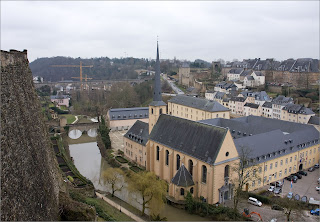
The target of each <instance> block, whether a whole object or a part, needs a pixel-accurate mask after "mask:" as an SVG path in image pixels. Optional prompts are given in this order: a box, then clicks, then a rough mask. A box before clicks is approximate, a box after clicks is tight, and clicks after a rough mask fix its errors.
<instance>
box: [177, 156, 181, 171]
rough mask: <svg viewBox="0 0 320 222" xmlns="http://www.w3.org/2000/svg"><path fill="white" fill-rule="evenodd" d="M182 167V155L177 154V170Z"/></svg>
mask: <svg viewBox="0 0 320 222" xmlns="http://www.w3.org/2000/svg"><path fill="white" fill-rule="evenodd" d="M179 168H180V155H179V154H177V170H179Z"/></svg>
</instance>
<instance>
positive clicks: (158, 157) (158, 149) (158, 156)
mask: <svg viewBox="0 0 320 222" xmlns="http://www.w3.org/2000/svg"><path fill="white" fill-rule="evenodd" d="M159 159H160V148H159V147H158V146H157V160H159Z"/></svg>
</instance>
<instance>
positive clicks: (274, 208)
mask: <svg viewBox="0 0 320 222" xmlns="http://www.w3.org/2000/svg"><path fill="white" fill-rule="evenodd" d="M271 209H272V210H281V211H282V210H284V209H283V208H282V207H280V206H279V205H278V204H273V205H272V206H271Z"/></svg>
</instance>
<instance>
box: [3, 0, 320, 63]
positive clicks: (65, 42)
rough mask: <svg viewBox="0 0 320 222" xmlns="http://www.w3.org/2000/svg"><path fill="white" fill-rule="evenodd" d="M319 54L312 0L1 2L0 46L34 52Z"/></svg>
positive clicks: (192, 56) (150, 55)
mask: <svg viewBox="0 0 320 222" xmlns="http://www.w3.org/2000/svg"><path fill="white" fill-rule="evenodd" d="M157 36H158V39H159V47H160V57H161V58H169V59H173V58H174V57H176V58H177V59H187V60H194V59H197V58H200V59H204V60H206V61H209V62H211V61H213V60H216V59H219V58H222V59H224V60H233V59H234V58H236V59H239V60H242V59H245V58H261V59H265V58H276V59H278V60H283V59H287V58H302V57H309V58H310V57H311V58H319V1H280V2H278V1H270V2H268V1H248V2H245V1H227V2H220V1H203V2H195V1H194V2H193V1H177V2H169V1H165V2H155V1H152V2H145V1H140V2H135V1H129V2H125V1H120V2H111V1H95V2H86V1H79V2H77V1H66V2H65V1H45V2H37V1H29V2H26V1H19V2H12V1H1V49H2V50H9V49H17V50H23V49H27V50H28V56H29V61H30V62H31V61H33V60H35V59H36V58H40V57H52V56H71V57H82V58H90V57H105V56H107V57H110V58H114V57H125V56H130V57H136V58H154V57H155V53H156V48H155V47H156V41H157Z"/></svg>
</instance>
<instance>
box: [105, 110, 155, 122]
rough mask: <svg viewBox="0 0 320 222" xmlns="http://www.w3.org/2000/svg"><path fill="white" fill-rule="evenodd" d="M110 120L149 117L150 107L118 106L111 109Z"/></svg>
mask: <svg viewBox="0 0 320 222" xmlns="http://www.w3.org/2000/svg"><path fill="white" fill-rule="evenodd" d="M109 118H110V120H126V119H145V118H149V107H134V108H118V109H110V110H109Z"/></svg>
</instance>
